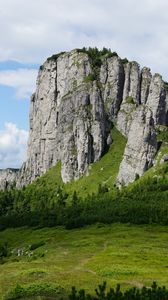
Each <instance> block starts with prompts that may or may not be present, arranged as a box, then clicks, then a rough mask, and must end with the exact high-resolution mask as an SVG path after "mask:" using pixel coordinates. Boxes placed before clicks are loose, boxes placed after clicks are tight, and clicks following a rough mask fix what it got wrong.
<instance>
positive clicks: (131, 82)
mask: <svg viewBox="0 0 168 300" xmlns="http://www.w3.org/2000/svg"><path fill="white" fill-rule="evenodd" d="M167 111H168V92H167V90H166V86H165V83H164V81H163V80H162V77H161V76H160V75H158V74H155V75H154V76H153V77H152V75H151V72H150V69H148V68H146V67H145V68H143V69H142V70H141V69H140V66H139V64H138V63H137V62H125V61H122V60H121V59H120V58H119V57H118V56H117V55H112V54H111V55H109V56H108V55H104V56H103V57H101V59H100V60H99V63H98V64H97V65H95V62H94V63H93V58H92V57H90V56H89V55H88V53H87V51H80V50H73V51H71V52H67V53H62V54H59V55H54V56H52V57H50V58H49V59H47V61H46V62H45V63H44V64H43V65H42V66H41V67H40V70H39V74H38V78H37V87H36V91H35V93H34V94H33V95H32V98H31V107H30V132H29V141H28V154H27V161H26V162H25V163H24V164H23V166H22V168H21V169H20V171H19V172H18V173H17V176H16V177H17V178H16V183H17V187H18V188H20V187H22V186H23V185H26V184H28V183H30V182H32V181H33V180H35V178H37V177H38V176H41V175H42V174H44V173H45V172H46V171H47V170H48V169H49V168H50V167H52V166H54V165H55V164H56V163H57V162H58V161H61V166H62V169H61V174H62V179H63V181H64V182H69V181H71V180H74V179H78V178H79V177H80V176H82V175H84V174H86V172H87V171H88V167H89V164H90V163H94V162H96V161H97V160H99V159H100V158H101V157H102V155H103V153H104V152H105V151H106V149H107V145H109V144H110V143H112V139H110V138H109V137H110V130H111V123H113V124H114V125H116V127H117V128H118V130H119V131H120V132H121V133H122V134H123V135H124V136H126V137H127V139H128V142H127V145H126V149H125V153H124V157H123V161H122V162H121V166H120V170H119V174H118V179H117V182H118V184H119V185H123V184H128V183H129V182H131V181H133V180H134V179H135V178H136V176H141V175H142V174H143V173H144V172H145V170H147V169H148V168H149V167H150V166H152V164H153V162H154V157H155V154H156V152H157V136H156V126H157V125H167V124H168V114H167ZM1 178H4V177H3V176H1V174H0V180H1ZM6 178H8V177H6ZM14 180H15V178H14ZM6 181H8V180H7V179H6ZM10 181H11V180H10ZM0 187H1V186H0Z"/></svg>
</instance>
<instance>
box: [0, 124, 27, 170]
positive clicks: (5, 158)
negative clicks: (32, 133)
mask: <svg viewBox="0 0 168 300" xmlns="http://www.w3.org/2000/svg"><path fill="white" fill-rule="evenodd" d="M27 139H28V132H27V131H26V130H23V129H19V128H18V127H17V126H16V124H14V123H5V125H4V129H3V130H1V131H0V169H4V168H9V167H10V168H18V167H20V166H21V164H22V163H23V161H25V160H26V150H27Z"/></svg>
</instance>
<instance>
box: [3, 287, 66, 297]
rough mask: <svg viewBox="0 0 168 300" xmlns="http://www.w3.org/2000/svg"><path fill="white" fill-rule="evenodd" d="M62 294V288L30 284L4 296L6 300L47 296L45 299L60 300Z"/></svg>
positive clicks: (16, 288)
mask: <svg viewBox="0 0 168 300" xmlns="http://www.w3.org/2000/svg"><path fill="white" fill-rule="evenodd" d="M63 294H64V290H63V288H61V287H60V286H57V285H55V286H54V285H50V284H32V285H28V286H21V285H20V284H17V286H16V287H15V288H14V289H13V290H12V291H11V292H9V294H8V295H6V297H5V299H6V300H14V299H20V298H24V299H25V298H26V297H32V296H33V297H34V296H47V297H56V299H60V298H62V296H63Z"/></svg>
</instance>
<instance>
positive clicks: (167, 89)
mask: <svg viewBox="0 0 168 300" xmlns="http://www.w3.org/2000/svg"><path fill="white" fill-rule="evenodd" d="M164 87H165V89H166V91H168V82H166V81H165V82H164Z"/></svg>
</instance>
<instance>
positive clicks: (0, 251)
mask: <svg viewBox="0 0 168 300" xmlns="http://www.w3.org/2000/svg"><path fill="white" fill-rule="evenodd" d="M7 256H8V244H7V242H5V243H3V244H0V260H1V259H3V258H4V257H7Z"/></svg>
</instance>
